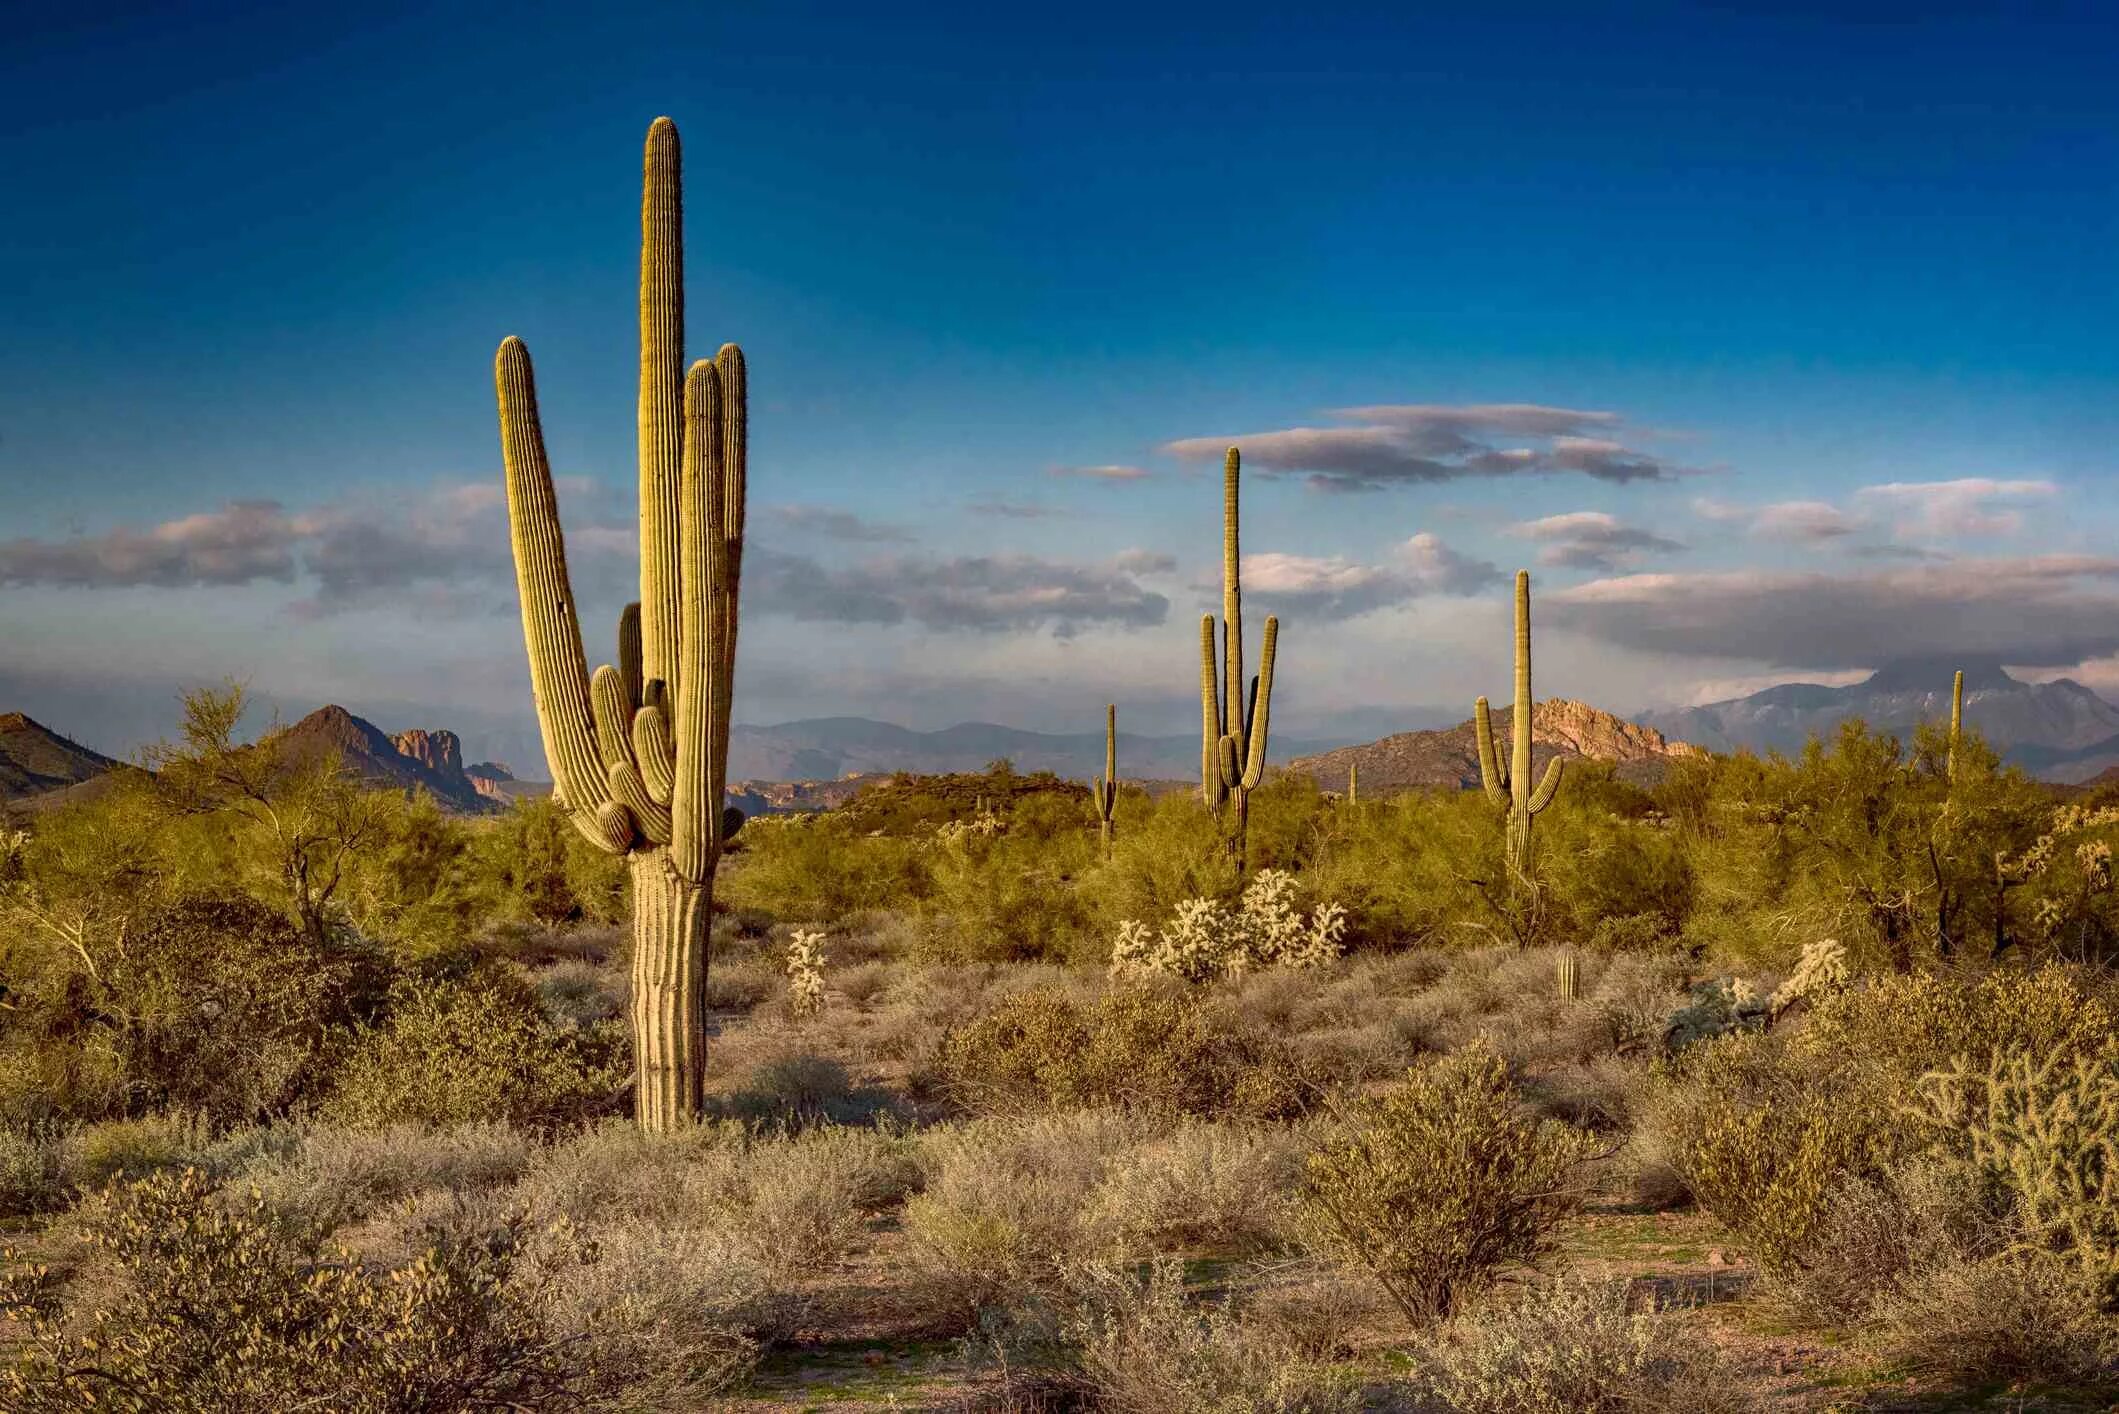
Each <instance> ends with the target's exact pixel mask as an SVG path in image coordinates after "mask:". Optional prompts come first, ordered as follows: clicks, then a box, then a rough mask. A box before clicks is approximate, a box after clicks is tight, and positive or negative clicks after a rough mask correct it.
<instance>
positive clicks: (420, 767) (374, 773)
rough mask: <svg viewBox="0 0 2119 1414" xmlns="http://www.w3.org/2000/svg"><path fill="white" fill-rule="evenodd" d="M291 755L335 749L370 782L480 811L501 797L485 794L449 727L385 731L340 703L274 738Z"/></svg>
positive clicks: (304, 757)
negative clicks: (390, 733)
mask: <svg viewBox="0 0 2119 1414" xmlns="http://www.w3.org/2000/svg"><path fill="white" fill-rule="evenodd" d="M273 739H274V740H275V741H277V742H278V743H279V744H280V745H281V747H282V748H283V749H284V750H286V751H287V752H288V753H289V754H290V755H291V756H292V757H293V758H294V759H295V760H308V759H313V757H315V756H316V755H318V754H321V753H324V752H336V753H337V754H338V756H339V759H340V760H342V761H343V762H344V763H345V764H346V766H347V767H348V768H349V769H351V770H352V771H353V772H354V773H355V774H357V775H359V776H360V778H361V779H362V780H364V781H367V782H368V783H369V784H370V785H377V786H395V787H397V788H398V789H401V790H412V789H415V788H416V789H423V790H425V791H427V792H428V793H429V794H430V795H432V796H433V797H434V798H435V799H436V800H437V801H439V802H440V803H441V804H442V805H443V806H445V807H447V808H448V809H451V810H455V811H459V812H462V813H465V814H480V813H483V812H486V811H490V810H494V809H497V808H498V806H499V801H500V800H501V799H502V797H499V796H497V795H492V794H488V793H487V791H485V790H482V789H481V788H480V786H479V784H478V783H477V782H476V781H475V780H474V779H473V778H472V777H471V776H470V775H468V774H467V773H466V772H465V770H464V765H463V748H462V745H461V743H460V742H458V741H457V738H456V734H455V733H454V732H447V731H420V730H415V731H407V732H399V733H398V734H397V735H396V736H394V737H393V736H388V735H386V734H385V733H384V732H383V730H382V729H381V728H380V727H378V726H376V725H375V724H374V723H373V722H370V721H368V720H367V719H365V718H362V717H356V716H354V715H353V714H352V713H351V712H348V711H347V710H346V709H345V708H343V707H339V706H330V707H320V708H318V709H317V710H316V711H314V712H311V713H310V714H309V715H308V716H306V717H304V718H302V719H301V720H300V721H299V722H296V723H295V724H294V725H293V726H291V727H286V728H284V729H282V730H281V731H279V732H278V733H276V734H275V735H274V738H273Z"/></svg>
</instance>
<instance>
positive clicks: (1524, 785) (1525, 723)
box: [1508, 570, 1532, 804]
mask: <svg viewBox="0 0 2119 1414" xmlns="http://www.w3.org/2000/svg"><path fill="white" fill-rule="evenodd" d="M1531 712H1532V707H1531V696H1530V571H1528V570H1517V571H1516V710H1515V711H1514V712H1513V713H1512V714H1510V715H1511V716H1512V717H1513V718H1514V720H1513V721H1511V722H1510V723H1509V724H1508V726H1509V737H1510V740H1511V751H1510V759H1509V763H1508V788H1509V792H1510V794H1511V795H1513V796H1514V797H1515V799H1516V801H1517V803H1518V804H1521V803H1522V802H1523V801H1525V800H1527V799H1529V791H1530V788H1531V787H1530V771H1531V764H1530V726H1531V723H1530V719H1531Z"/></svg>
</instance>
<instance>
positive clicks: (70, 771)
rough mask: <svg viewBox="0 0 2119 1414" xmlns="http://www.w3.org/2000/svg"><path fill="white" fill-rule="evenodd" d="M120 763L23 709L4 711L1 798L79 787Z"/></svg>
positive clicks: (0, 731) (0, 742) (0, 721)
mask: <svg viewBox="0 0 2119 1414" xmlns="http://www.w3.org/2000/svg"><path fill="white" fill-rule="evenodd" d="M118 764H120V763H118V762H117V761H114V760H112V759H111V758H110V757H108V756H105V755H104V754H103V753H102V752H100V751H92V750H90V749H89V748H88V747H85V746H83V745H81V743H79V742H77V741H74V740H72V739H70V738H67V737H63V736H60V735H59V734H58V733H57V732H55V731H53V730H52V729H51V728H49V727H47V726H44V725H43V724H42V723H39V722H36V721H33V720H31V719H30V718H29V717H26V716H24V715H23V714H22V713H20V712H5V713H0V801H8V800H19V799H23V798H26V797H28V796H33V795H42V794H44V793H45V792H47V791H55V790H64V789H66V788H67V787H68V786H77V785H79V784H81V783H82V782H83V781H87V780H92V779H94V778H95V777H97V776H100V775H102V774H103V773H104V772H106V771H108V770H110V769H111V768H112V767H114V766H116V765H118Z"/></svg>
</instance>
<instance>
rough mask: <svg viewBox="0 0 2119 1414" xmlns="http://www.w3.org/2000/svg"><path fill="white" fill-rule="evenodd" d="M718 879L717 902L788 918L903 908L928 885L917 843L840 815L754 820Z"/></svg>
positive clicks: (822, 918) (821, 918) (816, 918)
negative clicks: (873, 830)
mask: <svg viewBox="0 0 2119 1414" xmlns="http://www.w3.org/2000/svg"><path fill="white" fill-rule="evenodd" d="M737 840H738V847H737V848H736V849H735V850H734V852H732V853H731V854H730V855H729V856H728V859H727V862H726V863H725V864H724V865H723V869H722V872H721V873H720V874H719V875H718V876H717V878H716V880H715V896H716V901H717V902H722V901H725V902H726V903H727V905H728V906H729V907H730V908H732V909H759V910H763V911H764V912H767V913H770V914H772V915H774V916H775V917H779V918H784V919H788V920H790V921H803V920H809V921H818V922H828V921H834V920H838V919H844V918H849V917H852V916H853V915H856V914H859V913H863V912H866V911H868V910H870V909H880V908H903V907H907V906H910V905H912V904H915V903H916V902H917V901H918V900H920V899H922V898H924V897H925V896H926V895H927V893H928V892H929V890H930V889H931V888H932V887H933V885H932V881H931V879H930V876H929V874H928V870H927V865H926V860H925V858H924V856H923V852H922V843H921V842H920V841H918V840H915V839H905V838H898V837H894V836H871V835H869V834H867V833H866V832H864V831H862V830H860V829H857V828H856V827H855V824H854V822H853V821H852V820H851V819H850V818H848V817H844V816H840V815H836V814H832V815H822V816H814V817H811V816H800V815H797V816H791V817H789V818H786V819H780V820H775V819H765V820H758V821H754V822H752V823H751V824H748V825H746V826H745V827H744V829H743V833H742V834H741V835H740V836H738V837H737Z"/></svg>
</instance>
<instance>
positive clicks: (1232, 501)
mask: <svg viewBox="0 0 2119 1414" xmlns="http://www.w3.org/2000/svg"><path fill="white" fill-rule="evenodd" d="M1242 469H1243V458H1242V455H1241V454H1240V453H1239V452H1238V451H1237V449H1236V448H1234V447H1231V448H1229V454H1228V457H1227V458H1226V460H1225V461H1224V462H1223V464H1222V480H1221V648H1220V653H1221V663H1220V670H1219V672H1217V671H1216V665H1215V645H1214V637H1215V631H1214V616H1213V615H1212V614H1206V615H1203V616H1201V618H1200V620H1199V713H1200V759H1199V776H1200V791H1201V793H1202V794H1203V796H1204V797H1205V799H1206V802H1207V808H1208V809H1210V810H1217V811H1218V810H1221V809H1222V808H1223V806H1224V805H1227V806H1229V807H1230V809H1229V811H1228V814H1229V815H1230V817H1231V819H1230V820H1229V841H1230V847H1231V849H1232V850H1233V851H1234V853H1235V856H1236V872H1237V874H1238V875H1239V876H1241V875H1242V873H1243V869H1244V837H1245V834H1246V832H1247V828H1248V825H1249V821H1250V805H1251V792H1252V791H1253V790H1256V789H1257V788H1258V783H1259V782H1260V781H1261V780H1263V779H1264V778H1265V769H1266V721H1267V718H1268V717H1269V716H1270V715H1271V708H1272V702H1273V655H1274V651H1275V649H1276V647H1277V646H1278V644H1279V642H1280V620H1279V619H1277V618H1274V617H1271V616H1268V617H1267V619H1266V636H1265V645H1264V647H1263V648H1262V649H1261V650H1260V653H1259V664H1258V675H1257V676H1256V677H1254V678H1252V679H1251V690H1250V692H1249V694H1248V695H1246V694H1245V692H1244V681H1243V573H1242V563H1241V553H1240V545H1239V537H1238V535H1237V499H1238V498H1237V491H1238V483H1239V481H1240V480H1241V473H1242Z"/></svg>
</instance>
